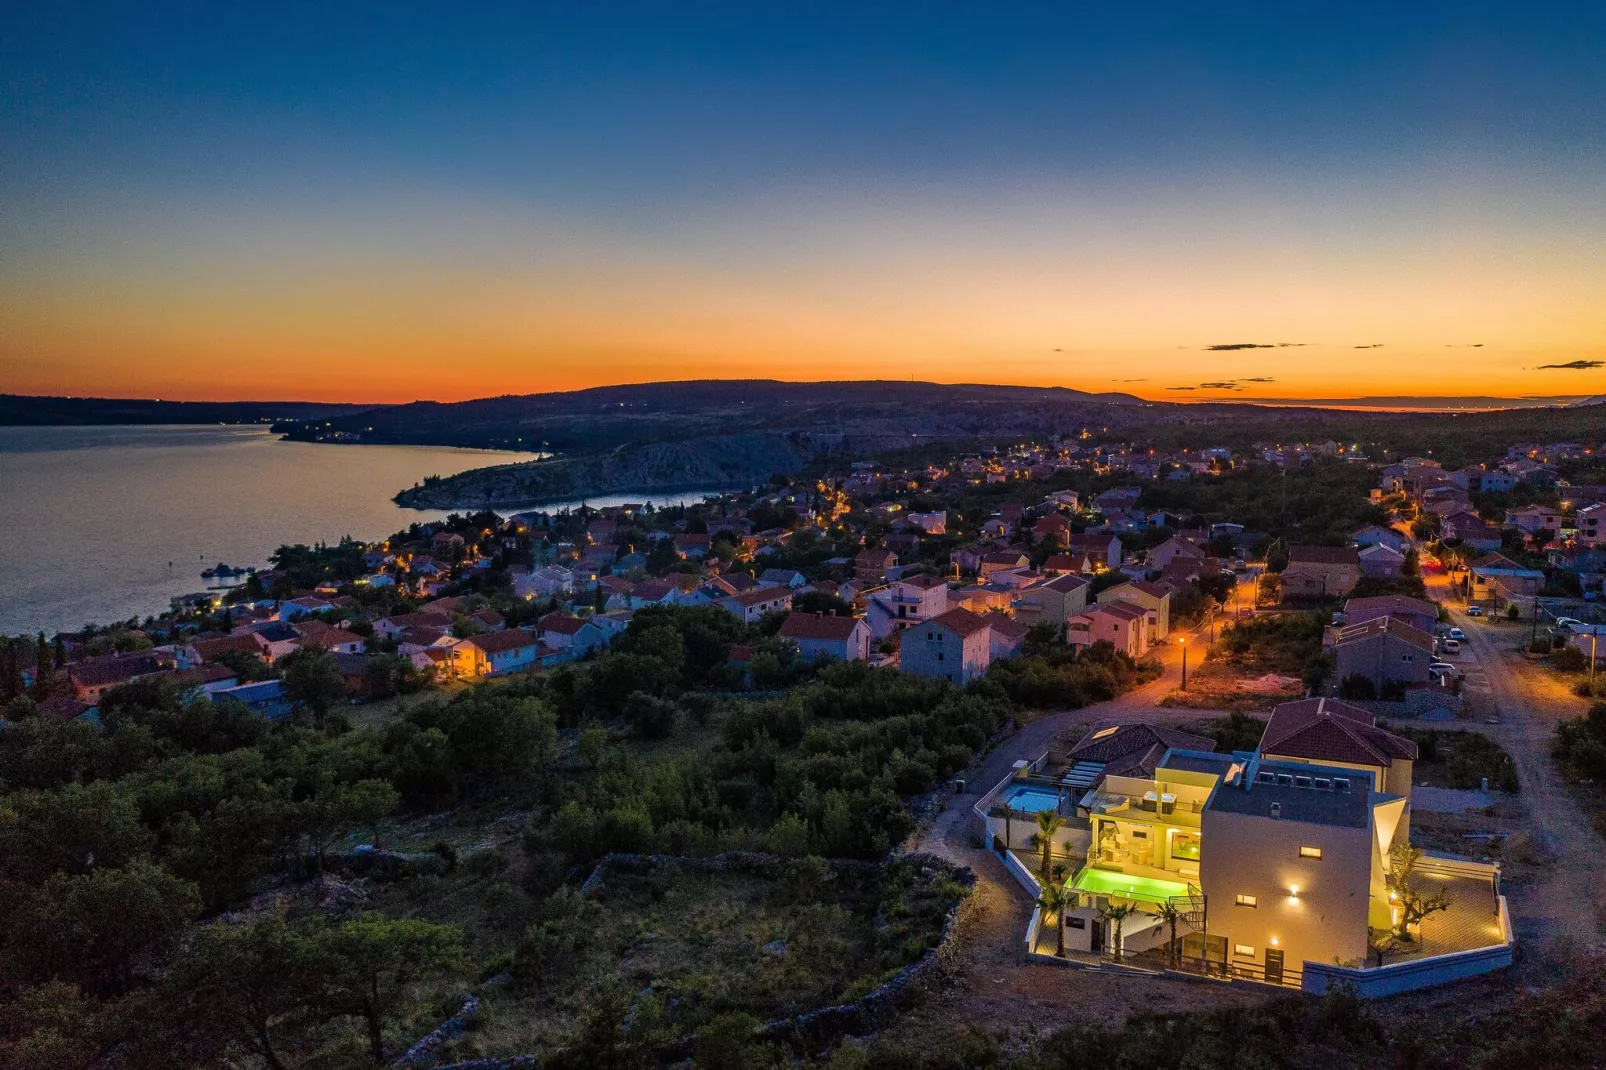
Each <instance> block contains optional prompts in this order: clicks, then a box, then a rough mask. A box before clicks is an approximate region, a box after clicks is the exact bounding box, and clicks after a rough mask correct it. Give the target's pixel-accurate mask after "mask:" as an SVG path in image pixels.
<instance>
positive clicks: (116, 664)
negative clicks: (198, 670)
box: [65, 652, 174, 703]
mask: <svg viewBox="0 0 1606 1070" xmlns="http://www.w3.org/2000/svg"><path fill="white" fill-rule="evenodd" d="M173 666H174V661H173V660H172V659H169V658H164V657H162V656H161V655H158V654H156V653H154V652H142V653H135V654H109V655H107V656H105V657H98V658H88V659H86V660H83V661H74V662H71V663H70V664H69V665H68V666H67V668H66V671H65V675H66V678H67V682H68V683H69V684H71V685H72V690H73V697H74V698H76V699H77V700H78V701H80V702H88V703H98V702H99V701H100V698H101V696H102V695H104V694H105V693H106V692H108V691H110V690H111V689H112V688H114V687H121V686H123V685H124V684H129V683H133V682H134V681H135V680H141V679H144V678H145V677H147V676H159V675H161V674H162V673H165V672H167V671H168V670H169V669H171V668H173Z"/></svg>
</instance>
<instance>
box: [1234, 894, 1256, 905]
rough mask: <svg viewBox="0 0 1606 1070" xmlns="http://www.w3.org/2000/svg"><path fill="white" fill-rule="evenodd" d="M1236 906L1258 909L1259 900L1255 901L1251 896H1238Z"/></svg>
mask: <svg viewBox="0 0 1606 1070" xmlns="http://www.w3.org/2000/svg"><path fill="white" fill-rule="evenodd" d="M1238 905H1239V906H1241V907H1258V906H1259V905H1260V900H1258V899H1256V898H1255V897H1254V896H1252V895H1240V896H1239V897H1238Z"/></svg>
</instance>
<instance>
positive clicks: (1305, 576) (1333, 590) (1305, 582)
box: [1282, 546, 1361, 598]
mask: <svg viewBox="0 0 1606 1070" xmlns="http://www.w3.org/2000/svg"><path fill="white" fill-rule="evenodd" d="M1360 578H1361V565H1360V559H1359V557H1358V556H1357V555H1356V552H1355V548H1354V547H1353V546H1290V547H1289V548H1288V567H1287V568H1286V569H1284V570H1283V574H1282V585H1283V597H1284V598H1331V597H1334V596H1335V595H1338V596H1342V595H1346V594H1349V593H1350V592H1351V591H1353V590H1354V589H1355V585H1356V584H1357V583H1359V582H1360Z"/></svg>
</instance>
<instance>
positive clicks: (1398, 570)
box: [1355, 543, 1405, 580]
mask: <svg viewBox="0 0 1606 1070" xmlns="http://www.w3.org/2000/svg"><path fill="white" fill-rule="evenodd" d="M1355 559H1356V561H1357V562H1358V563H1359V565H1360V569H1361V575H1362V576H1368V577H1371V578H1372V579H1379V580H1397V579H1399V578H1400V576H1401V575H1403V574H1404V571H1405V555H1404V554H1402V553H1400V552H1399V551H1398V550H1395V549H1393V548H1391V547H1389V546H1385V545H1383V544H1381V543H1379V544H1377V545H1375V546H1363V547H1361V548H1360V549H1359V550H1358V551H1356V554H1355Z"/></svg>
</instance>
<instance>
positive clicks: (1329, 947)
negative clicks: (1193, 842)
mask: <svg viewBox="0 0 1606 1070" xmlns="http://www.w3.org/2000/svg"><path fill="white" fill-rule="evenodd" d="M1201 832H1202V836H1203V841H1204V850H1203V857H1202V858H1201V861H1200V881H1201V886H1202V888H1203V890H1204V893H1205V895H1206V896H1208V897H1209V904H1210V907H1209V910H1210V915H1209V926H1210V934H1211V935H1212V936H1222V937H1226V939H1227V944H1228V947H1227V955H1228V960H1229V961H1232V958H1233V954H1232V952H1233V945H1234V944H1246V945H1248V946H1250V947H1253V948H1254V949H1255V957H1254V960H1253V961H1254V962H1256V963H1257V964H1259V965H1262V966H1264V965H1265V962H1266V949H1267V948H1268V947H1275V948H1278V949H1280V950H1282V951H1283V952H1284V954H1285V955H1286V956H1287V959H1288V961H1290V962H1294V961H1299V960H1301V959H1308V960H1311V961H1313V962H1333V961H1335V960H1337V961H1346V962H1359V961H1362V960H1364V958H1365V956H1366V952H1367V947H1368V944H1367V914H1368V910H1369V907H1370V904H1371V883H1372V880H1371V878H1372V860H1373V852H1374V850H1375V846H1374V842H1373V835H1372V831H1371V829H1369V828H1359V829H1352V828H1336V827H1333V826H1330V825H1313V824H1307V823H1304V822H1300V821H1290V820H1288V819H1286V818H1283V819H1272V818H1266V817H1256V816H1251V815H1244V814H1228V813H1222V812H1220V811H1217V810H1206V811H1205V814H1204V821H1203V828H1202V830H1201ZM1302 846H1308V847H1319V848H1321V850H1322V857H1321V859H1319V860H1317V859H1307V858H1301V857H1300V855H1299V848H1300V847H1302ZM1295 887H1297V888H1298V889H1299V896H1298V898H1294V897H1292V896H1290V894H1289V891H1290V889H1291V888H1295ZM1239 895H1252V896H1254V897H1255V899H1256V904H1257V905H1256V906H1253V907H1248V906H1238V905H1237V897H1238V896H1239ZM1273 940H1275V941H1276V943H1273V942H1272V941H1273ZM1241 961H1249V960H1241Z"/></svg>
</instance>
